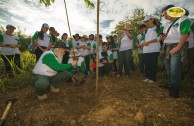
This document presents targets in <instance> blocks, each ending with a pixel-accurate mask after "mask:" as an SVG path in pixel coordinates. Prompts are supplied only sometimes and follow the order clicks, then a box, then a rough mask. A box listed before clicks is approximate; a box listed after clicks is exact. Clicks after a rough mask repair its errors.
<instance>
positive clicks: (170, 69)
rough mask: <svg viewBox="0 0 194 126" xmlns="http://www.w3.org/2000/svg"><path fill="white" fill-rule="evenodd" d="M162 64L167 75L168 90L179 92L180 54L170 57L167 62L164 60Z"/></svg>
mask: <svg viewBox="0 0 194 126" xmlns="http://www.w3.org/2000/svg"><path fill="white" fill-rule="evenodd" d="M164 63H165V68H166V71H167V75H168V85H169V88H173V89H175V90H179V85H180V82H181V73H182V62H181V55H180V53H179V52H177V53H175V54H174V55H172V56H171V57H170V59H169V60H164Z"/></svg>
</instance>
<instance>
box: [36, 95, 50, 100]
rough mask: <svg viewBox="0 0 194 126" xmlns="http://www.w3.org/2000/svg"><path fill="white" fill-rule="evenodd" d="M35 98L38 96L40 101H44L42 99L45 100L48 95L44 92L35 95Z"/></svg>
mask: <svg viewBox="0 0 194 126" xmlns="http://www.w3.org/2000/svg"><path fill="white" fill-rule="evenodd" d="M37 98H38V99H39V100H40V101H44V100H46V99H47V98H48V97H47V95H46V94H43V95H41V96H37Z"/></svg>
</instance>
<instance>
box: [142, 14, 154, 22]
mask: <svg viewBox="0 0 194 126" xmlns="http://www.w3.org/2000/svg"><path fill="white" fill-rule="evenodd" d="M153 18H154V16H151V15H148V16H146V17H145V18H144V20H143V21H144V22H145V21H148V20H150V19H153Z"/></svg>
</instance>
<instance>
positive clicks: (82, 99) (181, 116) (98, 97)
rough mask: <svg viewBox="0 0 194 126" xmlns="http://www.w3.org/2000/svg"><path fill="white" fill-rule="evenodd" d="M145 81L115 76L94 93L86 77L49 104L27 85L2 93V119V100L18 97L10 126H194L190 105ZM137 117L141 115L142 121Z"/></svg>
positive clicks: (92, 81) (192, 102) (51, 96)
mask: <svg viewBox="0 0 194 126" xmlns="http://www.w3.org/2000/svg"><path fill="white" fill-rule="evenodd" d="M143 79H144V78H143V76H141V75H140V74H138V73H133V75H132V76H130V78H127V77H122V78H121V79H119V80H118V79H117V78H116V77H115V76H112V77H110V78H101V79H100V81H99V88H98V91H96V90H95V78H91V77H90V78H88V79H87V81H86V82H85V83H84V84H83V85H81V86H79V87H75V86H72V85H71V84H66V85H64V86H63V87H62V90H61V91H60V93H56V94H53V93H51V92H48V97H49V98H48V100H46V101H41V102H40V101H38V100H37V98H36V96H35V95H34V93H33V88H32V87H30V86H26V87H25V88H23V89H17V90H16V91H7V92H6V93H0V99H1V100H0V114H2V113H3V110H4V108H5V107H6V104H5V103H4V101H5V100H6V99H8V98H11V97H17V98H18V101H17V103H16V104H15V105H14V107H13V108H12V110H11V111H10V113H9V117H8V119H7V125H8V126H9V125H10V126H139V125H140V126H141V125H145V126H183V125H184V126H192V125H194V100H191V99H190V98H188V97H187V96H185V95H184V94H183V95H182V97H181V98H179V99H172V98H169V97H168V91H167V90H166V89H161V88H159V87H158V83H154V84H147V83H144V82H143V81H142V80H143ZM138 112H139V113H140V115H141V116H143V117H139V118H140V120H138V119H137V118H138V117H137V116H136V114H137V113H138ZM142 114H143V115H142ZM135 116H136V117H135ZM141 121H142V122H141Z"/></svg>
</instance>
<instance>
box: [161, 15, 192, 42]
mask: <svg viewBox="0 0 194 126" xmlns="http://www.w3.org/2000/svg"><path fill="white" fill-rule="evenodd" d="M171 24H172V22H167V24H166V25H165V26H164V30H163V32H164V33H166V32H167V30H168V28H169V27H170V25H171ZM190 31H191V29H190V20H189V19H188V17H187V16H182V17H180V18H179V19H178V20H177V21H176V22H175V23H174V24H173V25H172V27H171V28H170V30H169V33H168V35H167V37H166V38H165V40H164V43H167V44H171V43H179V41H180V39H181V35H183V34H188V33H189V32H190Z"/></svg>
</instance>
